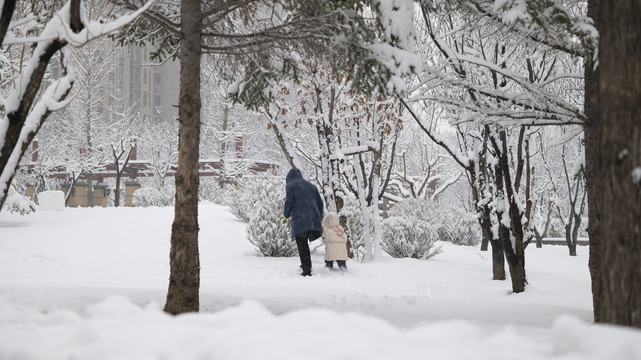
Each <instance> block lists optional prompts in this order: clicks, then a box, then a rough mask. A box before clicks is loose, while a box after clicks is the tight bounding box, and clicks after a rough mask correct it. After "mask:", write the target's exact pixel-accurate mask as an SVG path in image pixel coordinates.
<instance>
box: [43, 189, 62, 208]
mask: <svg viewBox="0 0 641 360" xmlns="http://www.w3.org/2000/svg"><path fill="white" fill-rule="evenodd" d="M38 204H39V205H40V210H43V211H62V210H64V209H65V193H64V192H62V191H59V190H50V191H43V192H41V193H40V194H38Z"/></svg>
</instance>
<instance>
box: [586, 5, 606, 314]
mask: <svg viewBox="0 0 641 360" xmlns="http://www.w3.org/2000/svg"><path fill="white" fill-rule="evenodd" d="M599 2H600V0H590V1H588V16H589V17H591V18H592V19H593V20H594V26H595V27H596V28H597V30H599V31H600V29H601V24H600V17H599V13H598V10H599ZM594 65H595V64H594V61H593V59H592V58H591V56H586V57H585V94H584V105H583V112H584V113H585V116H586V117H587V118H588V123H587V124H586V125H585V126H584V127H583V134H584V136H585V188H586V191H587V193H588V235H589V239H590V240H589V241H590V258H589V261H588V263H589V268H590V278H591V282H592V307H593V312H594V321H596V322H600V319H601V303H600V299H601V285H600V284H601V283H600V275H599V273H600V269H601V250H600V248H599V246H600V242H601V225H600V221H601V196H602V195H601V188H602V184H601V179H600V178H599V174H598V172H599V169H600V168H601V165H600V164H601V150H600V148H599V141H600V139H599V136H600V134H601V126H602V124H601V120H600V119H601V118H600V115H599V103H598V95H599V93H598V80H599V68H596V69H595V68H594Z"/></svg>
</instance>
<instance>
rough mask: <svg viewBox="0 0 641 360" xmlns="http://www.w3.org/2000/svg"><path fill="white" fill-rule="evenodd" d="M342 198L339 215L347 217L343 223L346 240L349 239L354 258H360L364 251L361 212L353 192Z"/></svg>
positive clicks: (363, 229) (363, 227)
mask: <svg viewBox="0 0 641 360" xmlns="http://www.w3.org/2000/svg"><path fill="white" fill-rule="evenodd" d="M343 200H344V205H343V208H342V209H341V213H340V215H341V216H345V218H346V219H347V223H346V224H345V232H346V233H347V241H349V243H350V245H351V247H352V251H353V252H354V255H355V256H356V258H357V259H360V258H361V255H362V254H363V253H364V252H365V239H364V234H365V225H364V220H363V212H362V210H361V206H360V204H359V203H358V199H357V198H356V196H354V194H351V193H350V194H348V195H347V196H345V198H344V199H343Z"/></svg>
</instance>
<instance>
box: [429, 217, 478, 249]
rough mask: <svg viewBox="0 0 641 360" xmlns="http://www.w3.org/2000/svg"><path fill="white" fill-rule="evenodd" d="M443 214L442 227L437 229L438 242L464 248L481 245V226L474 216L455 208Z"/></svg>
mask: <svg viewBox="0 0 641 360" xmlns="http://www.w3.org/2000/svg"><path fill="white" fill-rule="evenodd" d="M444 214H445V215H444V221H443V224H444V226H443V227H441V228H440V229H439V238H440V240H443V241H450V242H451V243H452V244H454V245H465V246H477V245H479V244H480V243H481V240H482V236H481V226H480V225H479V222H478V219H477V217H476V215H474V214H472V213H468V212H465V211H461V210H458V209H455V208H450V209H449V211H446V212H445V213H444Z"/></svg>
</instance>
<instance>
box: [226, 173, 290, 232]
mask: <svg viewBox="0 0 641 360" xmlns="http://www.w3.org/2000/svg"><path fill="white" fill-rule="evenodd" d="M267 188H269V189H272V188H273V189H275V190H276V191H280V192H282V193H283V194H285V179H282V178H278V177H275V176H260V177H252V178H244V179H242V180H241V181H239V182H238V184H237V186H236V189H235V190H233V191H229V194H228V195H227V205H228V206H229V211H230V212H231V213H232V214H233V215H234V216H236V217H237V218H238V220H240V221H242V222H244V223H248V222H249V220H250V219H251V217H252V214H253V212H254V211H255V210H256V202H258V201H261V195H260V194H261V193H262V192H263V191H264V189H267ZM283 196H285V195H283ZM284 205H285V200H284V198H283V202H282V203H281V204H280V211H279V212H278V214H279V216H280V215H281V214H282V213H283V206H284Z"/></svg>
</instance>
